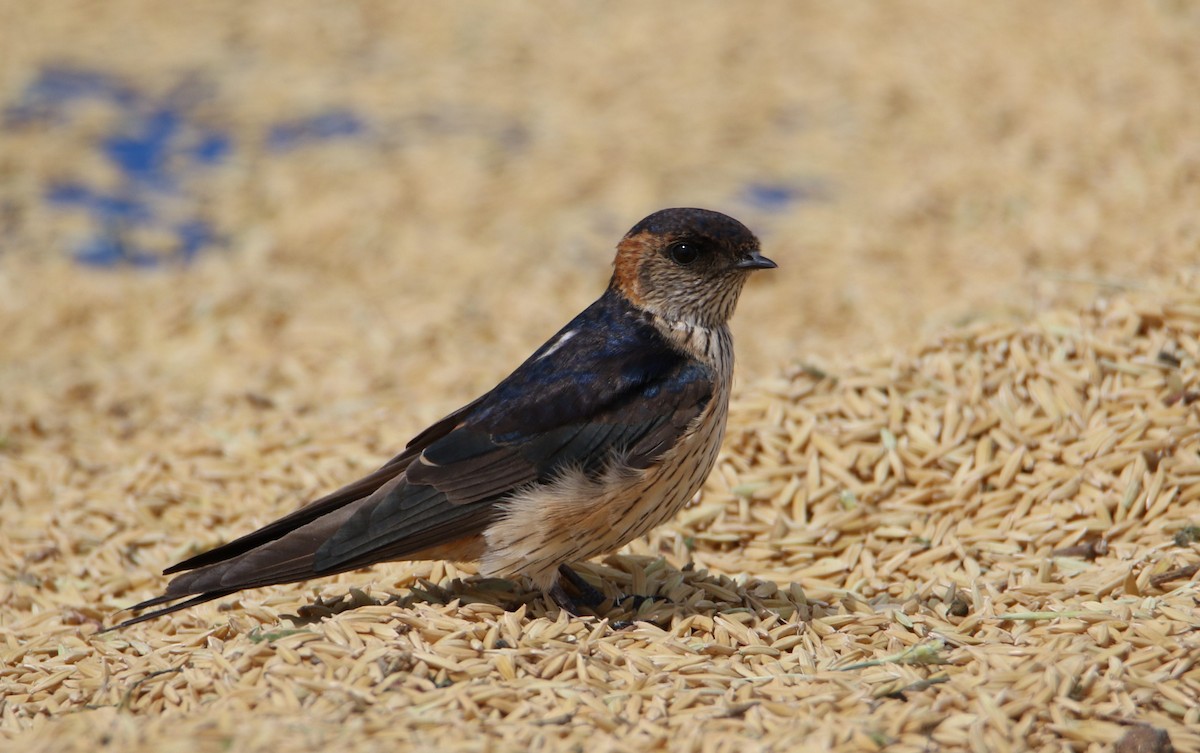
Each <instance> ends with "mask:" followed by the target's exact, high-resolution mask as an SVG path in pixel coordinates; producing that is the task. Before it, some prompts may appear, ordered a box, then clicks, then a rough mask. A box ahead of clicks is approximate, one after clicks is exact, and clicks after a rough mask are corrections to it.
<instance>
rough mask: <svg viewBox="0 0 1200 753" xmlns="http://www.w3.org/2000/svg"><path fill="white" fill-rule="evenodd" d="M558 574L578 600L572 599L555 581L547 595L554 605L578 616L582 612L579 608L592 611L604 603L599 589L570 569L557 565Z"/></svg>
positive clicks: (559, 583)
mask: <svg viewBox="0 0 1200 753" xmlns="http://www.w3.org/2000/svg"><path fill="white" fill-rule="evenodd" d="M558 573H559V575H561V576H562V577H563V578H565V579H566V580H567V582H569V583H570V584H571V586H572V587H573V588H574V589H575V591H576V592H578V594H579V597H578V598H575V597H572V596H571V595H570V594H568V593H567V591H566V589H564V588H563V586H562V580H556V581H555V582H554V585H553V586H551V587H550V590H549V592H548V593H549V594H550V598H552V599H554V603H555V604H557V605H558V606H560V607H562V608H563V609H565V610H567V611H568V612H570V613H571V614H573V615H576V616H578V615H579V613H580V612H581V611H582V610H581V607H586V608H588V609H592V610H594V609H595V608H596V607H598V606H600V605H601V604H603V603H604V594H603V593H601V592H600V589H598V588H596V587H595V586H593V585H592V584H591V583H588V582H587V581H586V580H584V579H583V577H582V576H580V575H579V573H577V572H575V571H574V570H572V569H571V568H570V567H567V566H566V565H559V566H558Z"/></svg>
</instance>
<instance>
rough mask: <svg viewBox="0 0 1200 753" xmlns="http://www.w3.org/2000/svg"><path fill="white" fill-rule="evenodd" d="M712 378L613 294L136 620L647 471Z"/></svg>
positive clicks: (208, 560)
mask: <svg viewBox="0 0 1200 753" xmlns="http://www.w3.org/2000/svg"><path fill="white" fill-rule="evenodd" d="M712 380H713V374H712V372H711V370H710V369H709V368H708V367H706V366H704V365H703V364H701V363H699V362H697V361H695V360H693V359H691V358H689V357H687V356H685V355H684V354H682V353H680V352H678V351H676V350H675V349H673V348H672V347H671V346H670V345H668V344H667V343H666V341H665V340H664V339H663V338H662V336H661V335H659V334H658V332H657V331H656V330H654V329H653V328H652V327H651V326H650V325H649V324H647V323H645V322H644V321H642V320H640V319H639V318H638V316H637V315H636V312H634V311H632V310H631V309H630V307H629V306H628V304H626V303H624V301H623V300H620V299H617V298H616V296H607V295H606V296H605V297H602V298H601V299H600V300H599V301H597V302H596V303H595V304H593V305H592V306H591V307H590V308H589V309H587V310H585V311H584V312H583V313H582V314H580V315H579V316H578V317H576V319H575V320H574V321H572V322H571V323H570V324H568V325H567V326H566V327H565V328H564V329H563V330H562V331H560V332H559V334H558V335H556V336H555V337H554V338H551V340H550V341H548V342H547V343H546V344H545V345H543V346H542V347H541V348H540V349H539V350H538V351H537V352H535V353H534V354H533V355H532V356H531V357H530V358H529V360H527V361H526V362H525V363H524V364H522V365H521V366H520V367H519V368H518V369H517V370H516V371H514V372H513V373H512V374H511V375H509V377H507V378H506V379H505V380H504V381H502V382H501V383H500V384H499V385H497V386H496V387H495V388H494V389H493V390H492V391H490V392H488V393H487V394H485V395H484V396H482V397H481V398H479V399H478V400H476V401H474V402H473V403H471V404H469V405H467V406H465V407H463V408H462V409H460V410H458V411H456V412H454V413H452V414H451V415H449V416H447V417H446V418H444V419H442V420H441V421H439V422H437V423H436V424H434V425H433V426H431V427H430V428H428V429H426V430H425V431H424V432H422V433H421V434H419V435H417V436H416V437H415V438H414V439H413V440H412V441H411V442H410V443H409V445H408V447H407V448H406V449H405V451H404V452H402V453H401V454H399V455H398V456H396V457H395V458H393V459H392V460H391V461H389V462H388V463H387V464H386V465H384V466H383V467H382V468H380V469H379V470H377V471H375V472H374V473H372V474H370V475H369V476H367V477H365V478H363V479H361V480H359V481H356V482H354V483H352V484H350V485H349V486H346V487H344V488H342V489H339V490H338V491H336V492H334V493H333V494H330V495H328V496H327V497H324V498H322V499H319V500H317V501H316V502H314V503H312V504H310V505H308V506H306V507H303V508H300V509H299V510H297V511H295V512H293V513H291V514H290V515H287V516H285V517H283V518H280V519H279V520H277V521H275V522H273V523H270V524H268V525H267V526H264V527H263V528H261V529H259V530H257V531H254V532H252V533H250V534H247V535H246V536H243V537H241V538H239V539H237V540H235V541H232V542H230V543H228V544H225V545H223V546H220V547H217V548H216V549H213V550H212V551H209V552H206V553H203V554H200V555H197V556H195V557H192V558H191V559H188V560H186V561H184V562H181V563H179V564H178V565H175V566H174V567H172V568H170V569H169V570H168V571H167V572H168V573H179V572H181V571H185V570H187V571H188V572H183V573H182V574H181V575H178V576H177V577H176V578H175V579H173V580H172V581H171V582H170V583H169V584H168V586H167V589H166V593H165V594H164V595H163V596H161V597H157V598H154V599H150V600H148V601H146V602H143V603H141V604H138V605H136V606H135V607H133V608H132V609H134V610H140V609H145V608H148V607H152V606H159V605H162V604H166V603H167V602H170V601H174V600H177V599H181V598H183V597H186V596H192V595H196V596H195V598H193V599H189V600H187V601H184V602H182V603H179V604H175V605H173V606H168V607H163V608H161V609H158V610H157V611H154V612H150V613H147V614H143V615H142V616H140V617H137V618H134V619H132V620H128V621H126V622H125V623H122V624H121V625H118V626H117V627H118V628H119V627H124V626H126V625H130V624H134V623H136V622H141V621H143V620H145V619H151V618H153V617H156V616H159V615H162V614H167V613H170V612H173V611H176V610H178V609H182V608H185V607H187V606H190V605H192V604H197V603H200V602H203V601H207V600H209V599H214V598H219V597H221V596H225V595H227V594H230V593H233V592H235V591H238V590H241V589H244V588H254V587H258V586H265V585H271V584H275V583H288V582H292V581H297V580H304V579H307V578H313V577H317V576H320V575H331V574H334V573H338V572H345V571H347V570H353V569H357V568H359V567H364V566H366V565H370V564H373V563H375V562H381V561H385V560H390V559H399V558H403V557H405V556H409V555H415V554H418V553H420V552H422V551H423V550H428V549H431V548H434V547H442V546H445V545H450V546H453V545H455V544H456V542H462V541H467V540H469V539H470V538H471V537H472V536H477V535H478V534H481V533H482V532H483V531H484V530H485V529H486V528H487V526H488V525H489V524H490V523H491V522H492V521H493V520H494V519H495V517H496V515H497V513H498V511H499V509H500V506H499V504H498V503H499V502H500V501H501V500H503V499H504V498H505V497H506V496H507V495H508V494H510V493H511V492H513V491H514V490H516V489H518V488H520V487H522V486H525V485H527V484H531V483H537V482H542V481H548V480H550V479H553V478H554V477H555V476H556V475H557V474H559V473H561V472H563V471H564V470H565V469H568V468H580V469H583V470H585V471H588V472H599V471H601V470H602V469H603V468H604V466H605V464H606V463H608V462H611V461H612V460H613V459H614V458H616V457H618V456H619V457H620V458H621V461H622V462H623V463H625V464H626V465H628V466H630V467H634V468H644V467H646V466H647V465H649V464H650V463H651V462H653V460H654V459H655V458H657V457H659V456H661V455H662V454H663V453H664V452H666V450H668V449H669V448H670V447H671V446H673V445H674V443H675V442H676V441H677V440H678V438H679V436H680V435H681V434H682V433H683V432H684V431H686V429H687V427H688V426H689V425H690V424H691V423H692V422H693V421H694V420H695V419H696V417H697V416H699V415H700V413H701V412H702V411H703V410H704V407H705V406H706V405H707V404H708V402H709V400H710V399H711V397H712V394H713V389H714V385H713V381H712Z"/></svg>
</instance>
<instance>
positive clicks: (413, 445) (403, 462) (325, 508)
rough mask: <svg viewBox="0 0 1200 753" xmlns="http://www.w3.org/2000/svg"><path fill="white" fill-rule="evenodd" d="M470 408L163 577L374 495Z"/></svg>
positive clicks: (236, 551)
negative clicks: (373, 466)
mask: <svg viewBox="0 0 1200 753" xmlns="http://www.w3.org/2000/svg"><path fill="white" fill-rule="evenodd" d="M474 407H475V403H470V404H468V405H466V406H464V407H462V408H460V409H459V410H457V411H455V412H454V413H451V414H450V415H448V416H446V417H445V418H443V419H441V420H440V421H438V422H437V423H435V424H433V425H432V426H430V427H429V428H428V429H426V430H425V431H423V432H421V434H419V435H418V436H417V437H415V438H414V439H413V440H412V441H411V442H409V443H408V446H407V447H405V448H404V451H403V452H401V453H400V454H399V455H397V456H396V457H394V458H392V459H391V460H389V461H388V462H387V463H385V464H383V465H382V466H381V467H380V468H379V469H378V470H376V471H374V472H372V473H370V474H368V475H366V476H364V477H362V478H360V479H359V480H357V481H355V482H353V483H350V484H347V485H346V486H343V487H342V488H341V489H338V490H337V491H334V492H331V493H330V494H327V495H325V496H324V497H321V498H320V499H317V500H314V501H312V502H310V503H309V504H307V505H304V506H303V507H301V508H299V509H297V510H295V511H294V512H292V513H290V514H288V515H285V516H283V517H282V518H279V519H278V520H276V521H274V522H272V523H268V524H267V525H265V526H263V527H262V528H259V529H258V530H256V531H253V532H251V533H248V534H246V535H245V536H242V537H240V538H237V539H234V540H233V541H230V542H227V543H225V544H222V545H221V546H218V547H216V548H214V549H209V550H208V551H206V552H203V553H201V554H198V555H196V556H194V557H191V558H189V559H186V560H184V561H182V562H179V563H176V564H174V565H172V566H171V567H169V568H167V569H166V570H164V571H163V575H171V574H173V573H181V572H184V571H186V570H195V569H197V568H201V567H205V566H207V565H211V564H214V563H217V562H224V561H226V560H229V559H232V558H234V557H237V556H239V555H241V554H245V553H246V552H249V551H251V550H252V549H256V548H258V547H260V546H262V545H263V544H266V543H268V542H271V541H274V540H276V539H278V538H281V537H282V536H284V535H285V534H287V533H289V532H291V531H294V530H296V529H298V528H300V527H302V526H305V525H308V524H309V523H312V522H313V521H316V520H318V519H320V518H323V517H325V516H327V515H329V514H330V513H332V512H334V511H336V510H340V509H342V508H343V507H345V506H346V505H348V504H350V503H352V502H354V501H356V500H360V499H363V498H364V497H367V496H369V495H371V494H373V493H375V492H376V491H377V490H378V489H379V488H380V487H382V486H384V485H385V484H386V483H387V482H389V481H391V480H392V479H394V478H396V477H397V476H399V475H400V474H402V473H404V469H405V468H407V467H408V464H409V463H411V462H412V460H413V458H415V457H416V456H417V455H419V454H420V452H421V450H422V449H424V448H425V447H426V446H427V445H428V444H429V443H430V442H433V441H435V440H437V439H439V438H441V437H444V436H445V435H446V434H448V433H450V432H451V431H452V430H453V429H454V428H455V427H456V426H457V425H458V424H459V422H460V421H461V420H462V416H463V414H465V413H467V412H469V411H470V410H471V409H472V408H474Z"/></svg>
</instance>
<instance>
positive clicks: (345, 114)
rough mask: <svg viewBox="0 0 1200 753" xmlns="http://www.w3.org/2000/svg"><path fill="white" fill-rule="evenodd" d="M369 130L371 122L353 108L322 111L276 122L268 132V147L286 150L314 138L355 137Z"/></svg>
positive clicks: (315, 139) (275, 149)
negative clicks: (309, 115)
mask: <svg viewBox="0 0 1200 753" xmlns="http://www.w3.org/2000/svg"><path fill="white" fill-rule="evenodd" d="M366 131H367V124H366V123H365V122H364V121H363V120H362V119H361V118H359V117H358V116H357V115H355V114H354V113H352V112H350V111H349V110H330V111H329V112H324V113H321V114H319V115H313V116H312V117H308V118H299V119H297V120H287V121H284V122H282V123H276V124H275V125H274V126H272V127H271V130H270V132H269V133H268V134H267V147H268V148H269V149H271V150H272V151H276V152H283V151H288V150H290V149H297V148H299V147H302V146H305V145H307V144H309V143H312V142H314V141H329V140H331V139H345V138H355V137H357V136H361V135H363V134H364V133H366Z"/></svg>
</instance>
